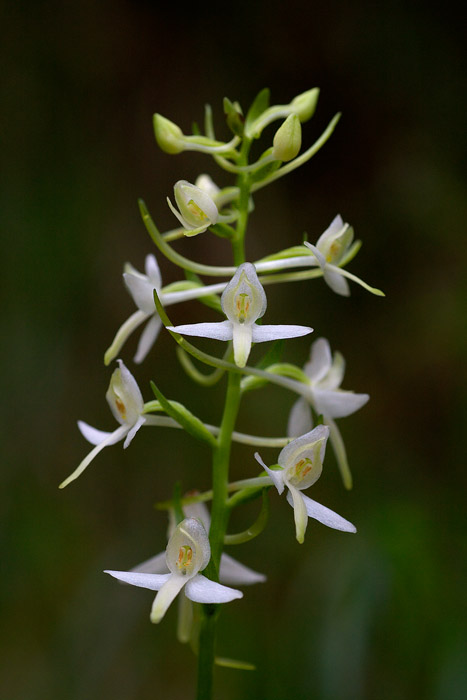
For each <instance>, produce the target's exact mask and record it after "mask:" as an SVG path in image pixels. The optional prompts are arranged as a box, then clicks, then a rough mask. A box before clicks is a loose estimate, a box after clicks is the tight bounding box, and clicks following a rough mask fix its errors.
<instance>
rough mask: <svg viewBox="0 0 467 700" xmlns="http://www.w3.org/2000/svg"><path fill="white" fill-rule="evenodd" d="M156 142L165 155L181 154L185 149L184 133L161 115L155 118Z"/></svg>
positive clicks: (156, 115)
mask: <svg viewBox="0 0 467 700" xmlns="http://www.w3.org/2000/svg"><path fill="white" fill-rule="evenodd" d="M153 124H154V133H155V135H156V141H157V143H158V145H159V147H160V148H161V150H163V151H165V153H170V154H172V155H173V154H175V153H181V152H182V151H183V150H184V148H185V143H184V138H185V137H184V135H183V131H182V130H181V129H180V127H179V126H177V125H176V124H174V123H173V122H171V121H170V119H166V118H165V117H163V116H162V115H161V114H155V115H154V117H153Z"/></svg>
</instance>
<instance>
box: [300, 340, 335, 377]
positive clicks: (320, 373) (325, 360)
mask: <svg viewBox="0 0 467 700" xmlns="http://www.w3.org/2000/svg"><path fill="white" fill-rule="evenodd" d="M331 366H332V355H331V348H330V345H329V342H328V341H327V340H326V338H318V339H317V340H315V341H314V343H313V344H312V346H311V353H310V361H309V362H307V363H306V365H305V367H304V371H305V374H306V375H307V376H308V377H310V379H311V381H312V383H313V384H316V383H317V382H320V381H321V380H322V379H324V377H326V375H327V374H328V372H329V370H330V369H331Z"/></svg>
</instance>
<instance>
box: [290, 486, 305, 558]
mask: <svg viewBox="0 0 467 700" xmlns="http://www.w3.org/2000/svg"><path fill="white" fill-rule="evenodd" d="M287 501H288V502H289V503H290V505H291V506H292V507H293V513H294V520H295V535H296V537H297V542H299V543H300V544H303V542H304V540H305V532H306V526H307V525H308V515H307V511H306V508H305V503H304V496H303V495H302V494H301V493H300V491H299V490H298V489H296V488H294V487H293V486H289V493H288V494H287Z"/></svg>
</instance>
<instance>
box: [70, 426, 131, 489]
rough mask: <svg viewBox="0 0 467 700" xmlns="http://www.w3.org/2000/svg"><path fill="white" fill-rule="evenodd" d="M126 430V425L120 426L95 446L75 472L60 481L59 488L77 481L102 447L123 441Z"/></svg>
mask: <svg viewBox="0 0 467 700" xmlns="http://www.w3.org/2000/svg"><path fill="white" fill-rule="evenodd" d="M128 430H129V428H128V426H127V425H121V426H120V427H119V428H117V430H114V432H113V433H110V435H109V436H108V437H107V438H106V439H105V440H103V441H102V442H101V443H99V445H96V446H95V448H94V449H93V450H91V452H90V453H89V454H88V455H87V456H86V457H85V458H84V459H83V461H82V462H81V464H79V466H78V467H77V468H76V469H75V471H74V472H73V473H72V474H70V476H69V477H67V478H66V479H65V481H62V483H61V484H60V486H59V488H60V489H64V488H65V486H68V484H70V483H71V482H72V481H74V480H75V479H77V478H78V477H79V476H80V475H81V474H82V473H83V472H84V470H85V469H86V467H88V466H89V465H90V464H91V462H92V460H93V459H94V457H95V456H96V455H98V454H99V452H100V451H101V450H103V449H104V447H107V446H108V445H114V444H115V443H116V442H119V441H120V440H123V438H124V437H125V435H126V434H127V432H128Z"/></svg>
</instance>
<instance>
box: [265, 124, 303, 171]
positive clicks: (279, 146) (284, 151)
mask: <svg viewBox="0 0 467 700" xmlns="http://www.w3.org/2000/svg"><path fill="white" fill-rule="evenodd" d="M301 145H302V127H301V126H300V119H299V118H298V115H297V114H295V113H294V114H290V115H289V116H288V117H287V119H286V120H285V122H284V123H283V124H282V126H280V127H279V129H278V130H277V131H276V135H275V136H274V141H273V150H272V155H273V156H274V158H275V159H276V160H282V161H285V162H287V161H289V160H292V159H293V158H295V156H296V155H297V154H298V152H299V151H300V146H301Z"/></svg>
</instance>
